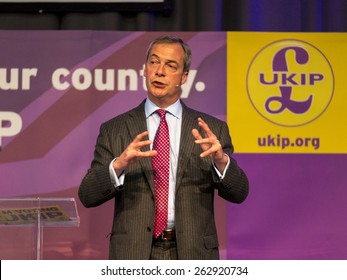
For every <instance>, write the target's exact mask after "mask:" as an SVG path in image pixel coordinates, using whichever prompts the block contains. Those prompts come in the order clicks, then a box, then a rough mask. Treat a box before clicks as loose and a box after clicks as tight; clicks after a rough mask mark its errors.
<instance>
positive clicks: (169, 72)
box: [144, 44, 188, 108]
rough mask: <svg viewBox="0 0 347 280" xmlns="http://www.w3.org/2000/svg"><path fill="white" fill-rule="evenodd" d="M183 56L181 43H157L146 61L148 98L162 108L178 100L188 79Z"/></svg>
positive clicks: (145, 73) (145, 72) (145, 71)
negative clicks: (184, 69) (184, 70)
mask: <svg viewBox="0 0 347 280" xmlns="http://www.w3.org/2000/svg"><path fill="white" fill-rule="evenodd" d="M183 56H184V52H183V48H182V46H181V45H179V44H157V45H154V46H153V48H152V51H151V53H150V54H149V57H148V60H147V61H146V65H145V69H144V75H145V77H146V85H147V90H148V98H149V99H150V100H151V101H152V102H153V103H154V104H156V105H158V106H159V107H161V108H166V107H168V106H170V105H171V104H173V103H175V102H176V100H177V99H178V98H179V96H180V93H181V85H182V84H184V83H185V82H186V80H187V77H188V72H185V73H184V72H183Z"/></svg>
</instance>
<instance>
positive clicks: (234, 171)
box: [214, 122, 249, 203]
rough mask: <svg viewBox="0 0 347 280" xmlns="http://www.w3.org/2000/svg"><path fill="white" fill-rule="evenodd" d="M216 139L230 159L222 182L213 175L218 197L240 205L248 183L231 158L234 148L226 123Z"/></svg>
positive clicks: (244, 197) (245, 194) (246, 191)
mask: <svg viewBox="0 0 347 280" xmlns="http://www.w3.org/2000/svg"><path fill="white" fill-rule="evenodd" d="M217 137H219V141H220V142H221V144H222V147H223V150H224V152H225V153H226V154H227V155H228V156H229V159H230V164H229V167H228V169H227V170H226V173H225V176H224V178H223V179H222V180H220V179H219V177H218V176H217V174H214V181H215V182H216V186H217V189H218V195H219V196H221V197H222V198H224V199H226V200H228V201H230V202H234V203H242V202H243V201H244V200H245V199H246V197H247V196H248V189H249V183H248V178H247V176H246V174H245V172H244V171H243V170H242V169H241V168H240V167H239V166H238V164H237V162H236V160H235V159H234V158H233V157H232V154H233V151H234V148H233V145H232V142H231V138H230V135H229V129H228V126H227V124H226V123H224V122H223V124H222V126H221V129H220V133H219V135H218V136H217Z"/></svg>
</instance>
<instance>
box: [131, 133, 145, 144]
mask: <svg viewBox="0 0 347 280" xmlns="http://www.w3.org/2000/svg"><path fill="white" fill-rule="evenodd" d="M147 135H148V131H144V132H142V133H140V134H138V135H136V137H135V139H134V141H133V142H139V141H141V140H142V139H143V138H145V137H146V136H147Z"/></svg>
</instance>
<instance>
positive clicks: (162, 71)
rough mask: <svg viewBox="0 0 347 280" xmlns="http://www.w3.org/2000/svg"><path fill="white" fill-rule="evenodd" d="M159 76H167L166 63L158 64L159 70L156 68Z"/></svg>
mask: <svg viewBox="0 0 347 280" xmlns="http://www.w3.org/2000/svg"><path fill="white" fill-rule="evenodd" d="M155 73H156V75H157V76H165V65H164V64H158V67H157V70H156V72H155Z"/></svg>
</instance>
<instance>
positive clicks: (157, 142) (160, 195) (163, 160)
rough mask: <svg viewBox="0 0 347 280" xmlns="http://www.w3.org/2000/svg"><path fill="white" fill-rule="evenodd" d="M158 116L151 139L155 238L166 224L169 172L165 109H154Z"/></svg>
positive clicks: (167, 129)
mask: <svg viewBox="0 0 347 280" xmlns="http://www.w3.org/2000/svg"><path fill="white" fill-rule="evenodd" d="M156 112H157V113H158V115H159V116H160V123H159V127H158V130H157V133H156V135H155V137H154V140H153V150H156V151H157V152H158V154H157V155H156V156H155V157H153V158H152V168H153V175H154V185H155V220H154V231H153V235H154V237H155V238H157V237H158V236H159V235H160V234H161V233H162V232H163V230H164V229H165V228H166V226H167V220H168V197H169V173H170V171H169V170H170V137H169V127H168V125H167V122H166V119H165V114H166V111H165V110H162V109H159V110H157V111H156Z"/></svg>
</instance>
